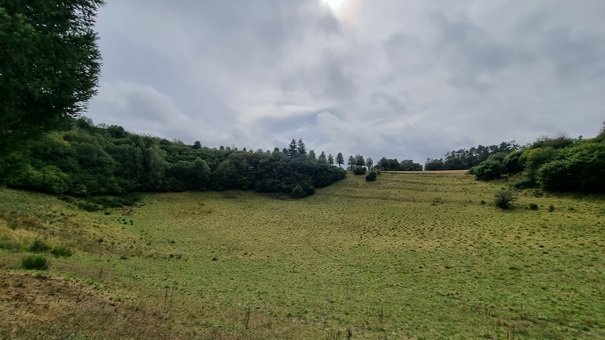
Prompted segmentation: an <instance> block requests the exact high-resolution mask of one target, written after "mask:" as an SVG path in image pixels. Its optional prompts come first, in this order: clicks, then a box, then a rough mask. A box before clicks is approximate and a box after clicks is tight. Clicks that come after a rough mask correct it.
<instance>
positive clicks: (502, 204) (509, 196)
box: [494, 190, 516, 209]
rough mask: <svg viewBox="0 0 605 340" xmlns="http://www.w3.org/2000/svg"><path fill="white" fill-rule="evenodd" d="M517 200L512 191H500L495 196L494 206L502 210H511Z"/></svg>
mask: <svg viewBox="0 0 605 340" xmlns="http://www.w3.org/2000/svg"><path fill="white" fill-rule="evenodd" d="M515 199H516V197H515V194H514V193H513V192H512V191H510V190H500V191H498V192H496V194H495V195H494V205H495V206H496V207H498V208H500V209H510V208H512V206H513V201H514V200H515Z"/></svg>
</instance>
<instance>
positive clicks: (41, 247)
mask: <svg viewBox="0 0 605 340" xmlns="http://www.w3.org/2000/svg"><path fill="white" fill-rule="evenodd" d="M49 250H50V246H49V245H48V244H46V243H45V242H44V241H42V240H40V239H35V240H34V242H33V243H32V245H31V246H30V247H29V251H31V252H34V253H43V252H46V251H49Z"/></svg>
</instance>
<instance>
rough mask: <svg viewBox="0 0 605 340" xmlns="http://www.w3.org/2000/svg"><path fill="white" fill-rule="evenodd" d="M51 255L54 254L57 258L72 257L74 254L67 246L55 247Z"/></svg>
mask: <svg viewBox="0 0 605 340" xmlns="http://www.w3.org/2000/svg"><path fill="white" fill-rule="evenodd" d="M50 253H51V254H53V255H54V256H55V257H70V256H72V255H73V254H74V253H73V251H72V250H71V249H69V248H67V247H65V246H57V247H54V248H53V249H52V250H51V251H50Z"/></svg>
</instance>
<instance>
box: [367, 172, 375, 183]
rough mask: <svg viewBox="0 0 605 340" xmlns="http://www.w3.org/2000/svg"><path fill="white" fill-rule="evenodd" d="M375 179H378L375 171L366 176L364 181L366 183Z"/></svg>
mask: <svg viewBox="0 0 605 340" xmlns="http://www.w3.org/2000/svg"><path fill="white" fill-rule="evenodd" d="M376 177H378V174H377V173H376V171H370V172H369V173H368V174H367V175H366V181H368V182H371V181H375V180H376Z"/></svg>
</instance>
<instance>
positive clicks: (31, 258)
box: [21, 255, 50, 270]
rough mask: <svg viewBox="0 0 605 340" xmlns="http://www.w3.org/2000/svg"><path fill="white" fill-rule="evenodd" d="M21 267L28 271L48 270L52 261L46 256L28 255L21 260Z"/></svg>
mask: <svg viewBox="0 0 605 340" xmlns="http://www.w3.org/2000/svg"><path fill="white" fill-rule="evenodd" d="M21 267H22V268H23V269H27V270H47V269H48V267H50V261H49V260H48V259H47V258H46V256H44V255H28V256H26V257H24V258H22V259H21Z"/></svg>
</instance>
